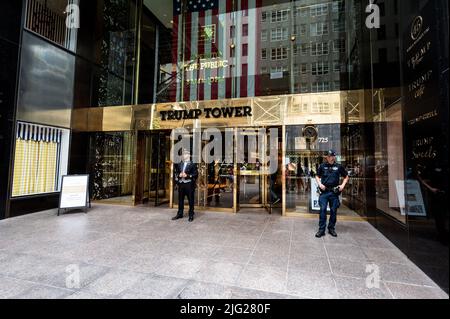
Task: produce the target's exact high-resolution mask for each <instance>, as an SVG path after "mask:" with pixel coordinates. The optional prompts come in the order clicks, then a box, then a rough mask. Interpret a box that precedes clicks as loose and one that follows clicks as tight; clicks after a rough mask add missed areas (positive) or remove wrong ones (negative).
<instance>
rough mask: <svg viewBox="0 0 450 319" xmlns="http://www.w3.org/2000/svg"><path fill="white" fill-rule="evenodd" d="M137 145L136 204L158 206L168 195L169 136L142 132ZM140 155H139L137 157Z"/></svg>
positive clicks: (165, 200)
mask: <svg viewBox="0 0 450 319" xmlns="http://www.w3.org/2000/svg"><path fill="white" fill-rule="evenodd" d="M143 135H144V138H142V141H141V143H138V149H139V150H138V158H141V160H140V161H137V162H138V168H137V169H138V172H140V173H139V174H138V175H137V185H136V204H139V203H149V204H151V205H154V206H159V205H162V204H164V203H167V202H168V201H169V195H170V191H169V188H170V153H169V147H170V135H169V133H167V132H164V131H162V132H143ZM139 154H140V155H139Z"/></svg>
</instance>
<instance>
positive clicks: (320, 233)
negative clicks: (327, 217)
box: [316, 230, 325, 238]
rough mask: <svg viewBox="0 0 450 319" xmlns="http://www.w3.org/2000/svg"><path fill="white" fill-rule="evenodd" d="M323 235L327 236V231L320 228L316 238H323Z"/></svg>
mask: <svg viewBox="0 0 450 319" xmlns="http://www.w3.org/2000/svg"><path fill="white" fill-rule="evenodd" d="M323 236H325V232H324V231H322V230H319V231H318V232H317V234H316V238H322V237H323Z"/></svg>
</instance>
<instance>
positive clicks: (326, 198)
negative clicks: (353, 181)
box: [316, 150, 349, 238]
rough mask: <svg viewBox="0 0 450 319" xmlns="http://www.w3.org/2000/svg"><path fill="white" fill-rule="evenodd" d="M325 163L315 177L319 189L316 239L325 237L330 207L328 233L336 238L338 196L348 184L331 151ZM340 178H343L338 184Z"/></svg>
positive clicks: (346, 174)
mask: <svg viewBox="0 0 450 319" xmlns="http://www.w3.org/2000/svg"><path fill="white" fill-rule="evenodd" d="M325 158H326V162H325V163H323V164H322V165H320V166H319V169H318V170H317V175H316V181H317V184H318V185H319V188H320V197H319V206H320V221H319V231H318V232H317V234H316V237H317V238H321V237H323V236H325V229H326V226H327V208H328V204H329V205H330V220H329V222H328V232H329V234H330V235H331V236H333V237H337V234H336V230H335V227H336V219H337V210H338V208H339V206H340V200H339V195H340V194H341V193H342V191H343V190H344V188H345V186H346V185H347V183H348V180H349V176H348V173H347V171H346V170H345V168H344V167H343V166H342V165H340V164H337V163H336V152H335V151H333V150H330V151H328V152H327V153H326V154H325ZM341 177H343V178H344V181H343V182H342V184H340V180H341Z"/></svg>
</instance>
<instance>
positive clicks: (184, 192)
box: [172, 150, 198, 222]
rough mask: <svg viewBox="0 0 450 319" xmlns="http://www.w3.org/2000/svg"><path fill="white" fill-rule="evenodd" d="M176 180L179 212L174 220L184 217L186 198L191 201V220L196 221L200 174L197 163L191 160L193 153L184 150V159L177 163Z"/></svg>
mask: <svg viewBox="0 0 450 319" xmlns="http://www.w3.org/2000/svg"><path fill="white" fill-rule="evenodd" d="M174 168H175V182H176V183H177V185H178V212H177V215H176V216H175V217H174V218H172V220H177V219H180V218H183V214H184V198H185V197H186V196H187V198H188V201H189V222H193V221H194V199H195V181H196V179H197V176H198V169H197V165H196V164H195V163H193V162H192V161H191V153H190V152H189V151H188V150H183V155H182V161H181V162H180V163H178V164H175V167H174Z"/></svg>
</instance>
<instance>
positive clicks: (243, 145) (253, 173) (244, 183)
mask: <svg viewBox="0 0 450 319" xmlns="http://www.w3.org/2000/svg"><path fill="white" fill-rule="evenodd" d="M259 132H260V131H259V130H257V129H246V130H239V129H238V137H237V153H236V156H237V157H238V161H237V162H238V165H237V167H238V172H237V173H238V192H237V196H238V202H239V207H240V208H253V207H254V208H258V207H260V208H261V207H264V194H263V193H264V191H263V190H264V183H265V180H264V178H263V171H264V167H263V163H265V158H264V146H263V145H264V139H265V134H258V133H259ZM261 139H262V140H261Z"/></svg>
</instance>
